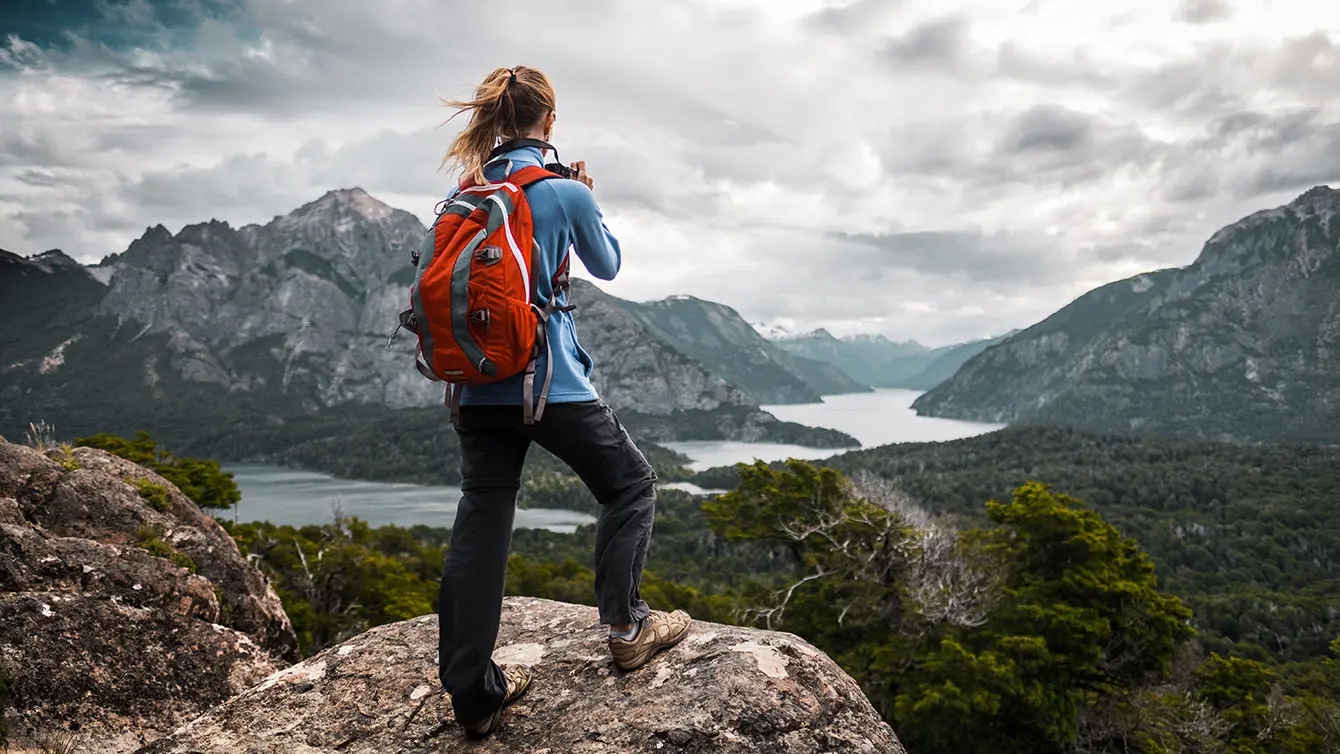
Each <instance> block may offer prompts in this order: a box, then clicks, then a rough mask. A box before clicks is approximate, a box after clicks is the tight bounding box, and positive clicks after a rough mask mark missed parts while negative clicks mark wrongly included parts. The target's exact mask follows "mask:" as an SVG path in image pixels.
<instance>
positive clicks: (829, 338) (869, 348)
mask: <svg viewBox="0 0 1340 754" xmlns="http://www.w3.org/2000/svg"><path fill="white" fill-rule="evenodd" d="M758 327H760V328H761V329H760V330H759V332H765V331H766V332H768V333H770V334H771V335H772V341H773V343H774V344H775V345H776V346H777V347H779V348H781V349H783V350H785V351H788V352H790V353H792V354H795V355H796V356H799V357H802V358H805V359H810V360H813V361H819V362H823V363H827V364H831V365H832V366H835V367H837V368H838V369H839V370H841V371H842V372H843V373H844V374H847V375H849V376H850V377H851V378H852V379H853V380H855V381H857V382H859V383H861V384H865V385H871V386H874V387H881V388H905V389H909V390H928V389H930V388H932V387H934V386H935V385H938V384H939V383H940V382H943V381H944V380H946V379H948V378H949V377H950V376H951V375H953V374H954V372H955V371H957V370H958V368H959V367H960V366H962V365H963V364H964V363H965V362H967V361H968V359H971V358H972V357H973V356H976V355H977V354H979V353H981V352H982V351H984V350H986V349H987V348H990V347H991V346H993V345H995V344H996V343H999V342H1000V341H1001V340H1003V339H1004V338H1005V337H1007V336H1000V337H997V338H988V339H983V340H977V341H973V342H970V343H958V344H955V345H950V346H943V347H940V348H929V347H927V346H923V345H921V344H920V343H917V342H916V341H907V342H896V341H892V340H889V339H888V338H885V337H884V336H883V335H853V336H848V337H844V338H838V337H835V336H834V335H833V334H832V333H830V332H828V331H827V330H825V329H822V328H820V329H818V330H814V331H813V332H809V333H805V334H803V335H796V334H792V333H788V332H786V331H784V330H781V329H780V328H774V327H768V326H766V325H763V326H758Z"/></svg>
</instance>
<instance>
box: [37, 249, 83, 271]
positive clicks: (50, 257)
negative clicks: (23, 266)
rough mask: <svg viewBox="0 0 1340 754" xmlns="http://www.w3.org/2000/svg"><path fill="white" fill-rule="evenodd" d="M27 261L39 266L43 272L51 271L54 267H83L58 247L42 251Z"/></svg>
mask: <svg viewBox="0 0 1340 754" xmlns="http://www.w3.org/2000/svg"><path fill="white" fill-rule="evenodd" d="M28 261H29V263H31V264H34V265H36V266H37V267H40V268H41V269H42V270H43V271H45V272H53V271H54V270H55V269H56V268H66V269H78V268H81V267H83V265H82V264H80V263H78V262H76V261H75V260H74V259H72V258H71V257H70V255H68V254H66V253H65V252H63V251H61V250H60V249H51V250H49V251H44V252H42V253H41V254H38V255H36V256H34V257H32V258H31V259H29V260H28Z"/></svg>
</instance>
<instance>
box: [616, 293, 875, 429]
mask: <svg viewBox="0 0 1340 754" xmlns="http://www.w3.org/2000/svg"><path fill="white" fill-rule="evenodd" d="M616 300H617V301H619V302H620V303H619V305H620V306H621V307H622V308H623V309H624V310H625V311H627V312H628V313H629V314H631V315H633V316H634V317H635V318H637V319H638V321H640V322H642V323H643V324H644V325H646V326H647V327H648V328H650V329H651V330H652V331H654V332H655V333H656V335H657V336H658V337H659V339H660V340H663V341H664V342H667V343H670V344H671V345H673V346H674V347H675V348H676V349H678V350H679V351H681V352H683V353H684V354H687V355H688V356H690V357H692V358H694V359H696V360H698V361H699V362H701V363H703V364H712V365H714V371H716V372H717V373H718V374H720V375H721V376H722V377H724V378H725V379H726V380H728V381H730V382H731V383H733V384H735V385H738V386H739V387H740V388H741V389H742V390H744V391H745V392H746V393H747V394H748V395H749V397H750V398H751V399H753V400H754V401H756V402H758V403H773V404H776V403H817V402H818V401H819V400H821V396H823V395H833V394H837V393H855V392H867V391H869V389H870V388H868V387H866V386H865V385H862V384H860V383H858V382H856V381H855V380H853V379H851V378H850V377H848V376H847V375H846V374H844V373H842V371H841V370H839V369H837V368H835V367H833V366H832V365H829V364H825V363H823V362H819V361H813V360H811V359H806V358H804V357H800V356H796V355H795V354H792V353H789V352H787V351H785V350H783V349H781V348H779V347H777V345H776V344H774V343H772V342H770V341H768V340H767V339H766V338H764V337H763V336H762V335H760V334H759V332H758V331H757V330H755V329H754V327H753V326H752V325H750V324H749V323H748V322H746V321H745V319H744V318H743V317H741V316H740V315H739V313H738V312H736V311H735V310H734V309H732V308H730V307H729V306H726V305H724V304H718V303H714V302H712V301H704V300H702V299H699V298H695V297H693V296H671V297H669V298H665V299H661V300H660V301H650V302H646V303H635V302H632V301H623V300H621V299H616Z"/></svg>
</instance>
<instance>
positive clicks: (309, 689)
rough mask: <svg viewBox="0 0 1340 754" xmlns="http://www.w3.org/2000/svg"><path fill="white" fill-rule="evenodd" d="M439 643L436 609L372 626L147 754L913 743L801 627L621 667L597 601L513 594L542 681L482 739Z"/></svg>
mask: <svg viewBox="0 0 1340 754" xmlns="http://www.w3.org/2000/svg"><path fill="white" fill-rule="evenodd" d="M436 654H437V619H436V618H435V617H433V616H428V617H424V618H417V619H414V620H410V621H403V622H400V623H393V624H390V625H385V626H380V627H378V628H374V629H372V630H371V631H368V632H367V633H365V634H363V635H361V636H358V637H356V638H354V639H351V640H349V641H347V642H345V643H343V644H340V645H338V646H334V647H331V648H329V649H327V650H325V651H323V652H321V653H319V654H317V655H315V656H313V657H311V658H309V659H307V660H305V661H304V662H302V663H299V664H298V665H294V666H292V667H289V668H287V669H285V670H284V671H281V672H280V673H278V674H276V675H274V676H271V677H270V678H267V679H266V680H265V681H264V682H263V683H261V684H259V685H258V686H256V687H254V688H252V689H249V690H248V691H246V692H245V693H243V694H241V695H239V696H236V697H234V698H232V699H230V700H229V701H227V702H225V703H223V704H221V705H220V706H218V707H216V708H215V709H213V710H211V711H209V712H207V713H205V714H204V715H202V716H200V717H199V718H197V719H195V720H193V721H191V722H189V723H186V724H185V725H183V726H182V727H180V728H178V729H177V730H176V731H174V732H173V733H172V734H171V735H169V736H167V737H166V738H163V739H162V740H159V741H157V742H155V743H153V744H151V745H149V746H147V747H145V748H144V749H142V750H141V754H188V753H189V754H225V753H231V752H240V751H245V752H250V753H251V754H270V753H273V754H295V753H296V752H302V753H303V754H322V753H325V752H331V753H334V752H341V753H343V754H357V753H360V752H366V753H369V754H370V753H371V752H378V753H379V754H380V753H381V752H404V753H406V754H408V753H409V752H425V753H426V752H454V751H475V752H509V753H512V752H516V753H518V754H520V753H522V752H533V753H535V754H540V753H541V752H549V753H551V754H559V753H560V752H564V753H566V752H573V753H577V752H583V753H587V754H599V753H600V752H611V753H613V752H618V753H619V754H623V753H624V752H635V751H690V752H720V753H722V754H729V753H730V752H770V753H771V752H788V754H811V753H815V754H817V753H818V752H833V753H834V754H836V753H838V752H842V753H843V754H849V753H850V754H867V753H868V754H875V753H876V752H889V753H894V752H897V753H901V752H903V751H904V750H903V747H902V746H901V745H900V744H899V743H898V739H897V737H896V736H895V735H894V733H893V731H892V730H891V729H890V728H889V726H888V725H887V724H886V723H884V722H883V721H882V720H881V719H880V718H879V716H878V714H876V712H875V710H874V709H873V708H872V707H871V705H870V702H869V701H868V700H866V698H865V697H864V696H863V695H862V694H861V691H860V689H859V688H858V687H857V685H856V683H855V682H854V681H853V680H852V679H851V678H850V677H849V676H847V675H846V674H845V673H844V672H842V670H841V669H839V668H838V667H837V665H836V664H834V663H833V661H832V660H830V659H829V658H828V657H827V656H826V655H824V654H823V653H822V652H820V651H819V650H817V649H815V648H814V647H812V646H810V645H809V644H808V643H806V642H804V641H802V640H801V639H799V638H797V637H795V636H793V635H791V634H784V633H774V632H768V631H760V630H756V629H747V628H734V627H728V626H722V625H717V624H712V623H697V624H695V626H694V628H693V631H692V633H691V634H690V636H689V637H688V638H686V639H685V640H684V642H683V643H681V644H680V645H679V646H677V647H675V648H674V649H671V650H669V651H667V652H665V653H663V654H661V655H660V656H658V657H657V658H656V659H654V660H653V661H652V662H651V663H649V664H648V665H646V666H644V667H643V668H641V669H639V670H638V671H635V672H633V673H629V674H622V673H619V672H618V671H616V670H614V669H613V667H612V665H611V662H610V658H609V650H608V649H607V648H606V646H605V642H604V634H603V633H602V628H601V627H600V626H599V623H598V618H597V615H596V611H595V609H594V608H589V607H580V606H576V605H568V604H564V603H560V602H551V601H548V600H540V599H532V598H526V597H509V598H507V599H506V600H505V602H504V609H503V620H502V630H501V633H500V636H499V640H498V648H497V649H496V651H495V654H494V656H495V658H497V659H498V660H499V661H500V662H516V663H522V664H525V665H529V666H530V667H531V669H532V671H533V673H534V678H535V680H534V682H533V684H532V686H531V688H530V690H529V691H528V692H527V694H526V696H524V697H523V698H522V699H521V700H520V701H518V702H517V703H516V704H514V705H513V706H511V707H509V708H508V711H507V712H506V715H505V717H504V720H503V724H502V727H501V728H500V729H499V731H498V732H497V733H495V734H494V735H493V736H492V737H491V738H489V739H486V740H485V741H484V742H482V743H479V744H473V743H468V742H467V741H466V740H465V738H464V736H463V734H462V731H461V729H460V727H459V726H458V725H456V724H455V723H454V722H453V721H452V719H451V707H450V703H449V702H448V701H447V700H446V699H445V698H444V697H443V695H442V694H441V690H440V685H439V684H438V681H437V670H436Z"/></svg>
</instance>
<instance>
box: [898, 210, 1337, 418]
mask: <svg viewBox="0 0 1340 754" xmlns="http://www.w3.org/2000/svg"><path fill="white" fill-rule="evenodd" d="M1337 290H1340V191H1336V190H1333V189H1330V188H1327V187H1324V186H1319V187H1317V188H1314V189H1312V190H1310V191H1308V192H1306V193H1305V194H1303V195H1302V196H1300V197H1298V199H1296V200H1295V201H1293V202H1291V203H1289V204H1288V205H1286V206H1283V207H1279V208H1276V209H1271V210H1266V211H1263V212H1258V213H1256V214H1254V215H1251V216H1249V217H1247V218H1244V219H1243V220H1241V221H1240V222H1238V223H1235V224H1233V225H1231V226H1228V227H1226V228H1224V229H1222V230H1220V231H1219V232H1217V233H1215V234H1214V236H1213V237H1211V238H1210V240H1209V241H1207V242H1206V244H1205V246H1204V248H1203V249H1202V250H1201V253H1200V256H1199V257H1198V258H1197V259H1196V261H1195V262H1194V263H1193V264H1191V265H1190V266H1188V267H1185V268H1181V269H1173V270H1162V271H1159V272H1155V273H1150V274H1148V275H1140V276H1137V277H1135V278H1131V279H1129V280H1124V281H1120V282H1117V283H1112V284H1110V285H1107V286H1104V287H1102V288H1099V289H1097V290H1095V291H1092V292H1090V293H1088V294H1085V295H1084V296H1082V297H1081V298H1079V299H1078V300H1076V301H1075V302H1073V303H1072V304H1070V305H1069V306H1067V307H1065V308H1064V309H1062V310H1061V311H1059V312H1057V313H1056V314H1054V315H1053V316H1051V317H1049V318H1048V319H1046V320H1044V321H1043V322H1041V323H1039V324H1037V325H1034V326H1033V327H1030V328H1028V329H1027V330H1024V331H1023V332H1021V333H1019V334H1017V335H1015V336H1013V337H1011V338H1009V339H1008V340H1006V341H1005V342H1004V343H1001V344H1000V345H998V346H996V347H994V348H991V349H990V350H988V351H986V352H985V353H983V354H981V355H979V356H978V357H976V358H974V359H972V360H971V361H969V362H968V363H967V364H965V365H964V367H963V368H962V369H961V370H959V372H958V373H957V374H956V375H955V376H954V377H953V378H952V379H950V380H949V381H947V382H945V383H944V384H942V385H940V386H939V387H937V388H936V389H934V390H931V391H930V392H928V393H926V394H925V395H923V396H922V397H921V398H919V399H918V400H917V402H916V403H915V404H914V407H915V408H916V409H917V411H918V413H921V414H928V415H932V416H947V417H955V418H963V419H976V420H984V421H1007V422H1012V421H1026V422H1044V423H1063V424H1070V425H1075V426H1081V427H1086V428H1093V429H1101V430H1119V431H1130V430H1137V431H1145V432H1159V433H1166V434H1175V435H1181V436H1188V437H1197V438H1206V439H1214V440H1248V441H1276V440H1298V441H1321V442H1340V380H1337V379H1336V377H1335V375H1336V374H1337V373H1338V372H1340V296H1337V295H1336V291H1337Z"/></svg>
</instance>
